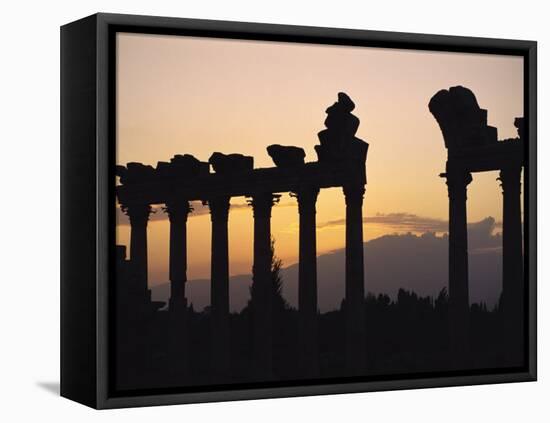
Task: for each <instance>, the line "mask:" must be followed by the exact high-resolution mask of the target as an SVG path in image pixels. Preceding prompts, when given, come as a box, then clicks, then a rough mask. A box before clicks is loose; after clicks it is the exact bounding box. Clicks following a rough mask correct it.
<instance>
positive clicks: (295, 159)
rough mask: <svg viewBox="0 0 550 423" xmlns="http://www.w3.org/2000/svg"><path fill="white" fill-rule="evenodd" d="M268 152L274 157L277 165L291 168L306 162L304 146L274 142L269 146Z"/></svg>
mask: <svg viewBox="0 0 550 423" xmlns="http://www.w3.org/2000/svg"><path fill="white" fill-rule="evenodd" d="M267 154H269V156H270V157H271V158H272V159H273V163H275V166H277V167H280V168H291V167H296V166H300V165H303V164H304V159H305V157H306V153H305V151H304V149H303V148H300V147H294V146H285V145H279V144H272V145H270V146H268V147H267Z"/></svg>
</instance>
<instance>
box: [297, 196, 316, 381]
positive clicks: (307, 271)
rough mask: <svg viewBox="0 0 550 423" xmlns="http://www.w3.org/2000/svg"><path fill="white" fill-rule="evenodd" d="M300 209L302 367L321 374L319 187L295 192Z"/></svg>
mask: <svg viewBox="0 0 550 423" xmlns="http://www.w3.org/2000/svg"><path fill="white" fill-rule="evenodd" d="M295 194H296V197H297V199H298V211H299V213H300V235H299V236H300V241H299V243H300V245H299V265H298V311H299V315H300V337H299V342H300V345H299V347H300V351H299V354H300V369H301V371H302V375H303V377H306V378H308V377H315V376H317V375H318V374H319V344H318V333H317V331H318V329H317V245H316V244H317V240H316V228H315V213H316V211H315V203H316V202H317V195H318V194H319V189H318V188H314V187H304V188H300V189H299V190H297V192H296V193H295Z"/></svg>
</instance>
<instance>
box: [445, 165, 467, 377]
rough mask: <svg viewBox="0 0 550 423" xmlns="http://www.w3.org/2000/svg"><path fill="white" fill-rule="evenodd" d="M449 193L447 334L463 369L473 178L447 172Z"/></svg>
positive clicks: (461, 172) (455, 362)
mask: <svg viewBox="0 0 550 423" xmlns="http://www.w3.org/2000/svg"><path fill="white" fill-rule="evenodd" d="M442 176H445V177H446V178H447V189H448V193H449V331H450V342H451V344H450V349H451V354H452V361H453V362H454V365H455V366H462V365H463V364H464V363H465V362H466V360H467V356H468V354H469V341H470V335H469V334H470V299H469V293H468V226H467V225H468V222H467V217H466V199H467V195H466V191H467V186H468V184H469V183H470V182H472V175H471V174H470V173H469V172H466V171H463V170H460V169H458V170H451V171H449V170H447V173H446V174H444V175H442Z"/></svg>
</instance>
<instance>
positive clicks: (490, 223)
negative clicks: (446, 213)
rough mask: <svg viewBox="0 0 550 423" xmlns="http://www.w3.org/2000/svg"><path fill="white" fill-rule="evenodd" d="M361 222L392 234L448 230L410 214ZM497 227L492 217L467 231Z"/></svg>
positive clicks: (332, 222) (329, 224)
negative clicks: (382, 226)
mask: <svg viewBox="0 0 550 423" xmlns="http://www.w3.org/2000/svg"><path fill="white" fill-rule="evenodd" d="M363 222H364V223H365V224H369V223H370V224H378V225H384V226H387V227H388V228H389V229H390V230H393V231H394V232H419V233H425V232H436V233H441V232H448V230H449V224H448V222H447V221H446V220H443V219H436V218H431V217H423V216H418V215H416V214H412V213H377V214H376V215H374V216H367V217H364V218H363ZM345 224H346V219H336V220H330V221H327V222H321V223H318V224H317V228H329V227H335V226H343V225H345ZM497 227H499V224H498V223H497V222H495V219H493V218H492V217H488V218H487V219H484V220H482V221H480V222H476V223H471V224H469V230H472V229H473V230H476V231H484V232H485V234H487V233H489V234H492V233H493V231H494V230H495V229H496V228H497Z"/></svg>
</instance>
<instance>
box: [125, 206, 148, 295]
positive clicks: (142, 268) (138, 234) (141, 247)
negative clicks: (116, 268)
mask: <svg viewBox="0 0 550 423" xmlns="http://www.w3.org/2000/svg"><path fill="white" fill-rule="evenodd" d="M125 209H126V213H127V215H128V217H129V219H130V261H131V266H132V269H133V272H134V275H135V278H136V279H137V284H138V286H137V287H136V291H135V292H136V294H137V296H138V298H139V300H138V301H139V302H142V305H145V304H147V303H148V302H149V300H150V299H151V294H150V291H149V287H148V275H147V273H148V266H147V222H148V220H149V214H150V213H151V207H150V206H149V205H148V204H145V205H143V204H139V205H131V206H127V207H126V208H125Z"/></svg>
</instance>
